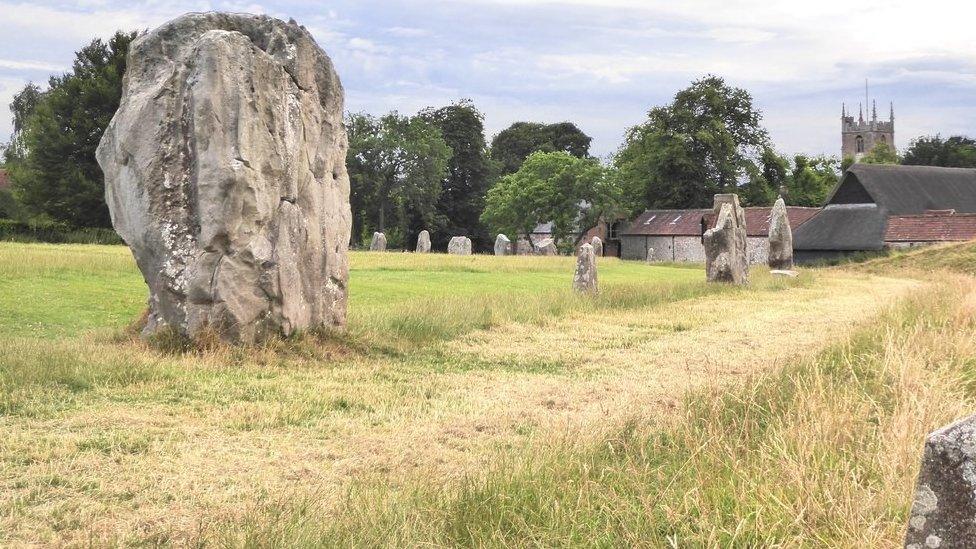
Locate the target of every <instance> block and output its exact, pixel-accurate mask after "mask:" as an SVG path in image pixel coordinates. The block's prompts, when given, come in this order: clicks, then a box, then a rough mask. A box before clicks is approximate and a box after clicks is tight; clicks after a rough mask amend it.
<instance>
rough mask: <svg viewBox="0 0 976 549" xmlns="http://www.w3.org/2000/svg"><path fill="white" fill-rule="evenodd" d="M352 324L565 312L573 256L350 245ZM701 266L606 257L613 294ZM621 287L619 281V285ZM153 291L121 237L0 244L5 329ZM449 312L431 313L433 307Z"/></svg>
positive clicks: (127, 317)
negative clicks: (110, 241)
mask: <svg viewBox="0 0 976 549" xmlns="http://www.w3.org/2000/svg"><path fill="white" fill-rule="evenodd" d="M350 259H351V261H350V262H351V269H350V270H351V272H350V282H349V284H350V286H349V294H350V298H349V310H350V315H349V324H350V325H349V329H350V332H352V333H353V334H356V335H363V334H366V333H367V332H369V333H377V332H380V333H383V334H384V337H389V334H392V336H393V337H394V338H397V337H402V338H405V339H417V338H419V339H422V340H423V339H437V338H446V337H451V336H454V335H457V334H458V333H463V332H464V331H467V330H470V329H474V328H484V327H490V326H491V325H493V324H494V323H497V322H506V321H512V320H531V319H539V318H543V317H546V316H551V315H555V314H560V313H561V312H564V311H565V310H567V309H569V308H571V307H574V306H575V304H576V302H577V301H578V300H577V299H576V298H575V296H574V295H573V293H572V292H571V291H570V284H571V282H572V275H573V269H574V265H575V264H574V259H573V258H569V257H563V258H537V257H517V258H515V257H509V258H495V257H489V256H470V257H459V256H447V255H443V254H431V255H426V256H417V255H415V254H401V253H387V254H370V253H367V252H352V253H351V254H350ZM701 279H702V273H701V271H700V269H698V268H693V267H688V266H668V265H664V266H649V265H645V264H641V263H628V262H623V261H619V260H616V259H610V258H607V259H604V260H601V269H600V280H601V282H602V283H603V285H604V287H605V288H607V289H608V291H610V292H611V293H613V292H616V294H617V296H618V297H617V299H616V301H617V302H620V301H621V299H620V294H623V293H632V294H634V295H639V294H640V293H641V290H642V289H646V288H650V287H657V286H660V285H662V284H669V285H677V284H684V283H690V284H695V283H699V284H698V285H699V286H702V285H701V284H700V282H701ZM615 288H616V290H615ZM146 298H147V290H146V287H145V283H144V282H143V280H142V276H141V275H140V274H139V271H138V269H137V268H136V266H135V262H134V260H133V259H132V256H131V254H130V252H129V250H128V249H127V248H125V247H120V246H94V245H49V244H19V243H0V337H4V336H8V337H17V336H19V337H30V338H44V339H52V338H61V337H74V336H80V335H82V334H84V333H86V332H88V331H91V330H96V329H100V330H102V331H106V330H118V329H120V328H123V327H125V326H126V325H128V324H130V323H131V322H133V321H135V320H136V319H137V318H138V317H139V315H140V313H141V312H142V311H143V310H144V309H145V303H146ZM432 308H433V309H437V310H439V312H441V313H442V314H434V315H432V314H430V312H431V309H432Z"/></svg>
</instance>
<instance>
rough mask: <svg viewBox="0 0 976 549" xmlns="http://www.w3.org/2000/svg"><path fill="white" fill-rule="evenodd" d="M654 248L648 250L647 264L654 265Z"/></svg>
mask: <svg viewBox="0 0 976 549" xmlns="http://www.w3.org/2000/svg"><path fill="white" fill-rule="evenodd" d="M654 261H655V260H654V248H648V249H647V262H648V263H654Z"/></svg>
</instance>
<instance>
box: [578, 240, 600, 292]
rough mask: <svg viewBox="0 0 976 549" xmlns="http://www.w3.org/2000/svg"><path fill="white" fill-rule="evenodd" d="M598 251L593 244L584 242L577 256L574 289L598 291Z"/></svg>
mask: <svg viewBox="0 0 976 549" xmlns="http://www.w3.org/2000/svg"><path fill="white" fill-rule="evenodd" d="M596 278H597V277H596V253H595V252H594V251H593V246H592V245H590V244H583V245H582V246H580V251H579V255H577V256H576V274H574V275H573V289H574V290H576V291H577V292H584V293H588V294H595V293H596V292H597V279H596Z"/></svg>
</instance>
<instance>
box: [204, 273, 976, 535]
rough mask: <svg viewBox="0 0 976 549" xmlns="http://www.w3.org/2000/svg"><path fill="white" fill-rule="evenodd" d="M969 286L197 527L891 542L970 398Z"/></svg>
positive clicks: (972, 336)
mask: <svg viewBox="0 0 976 549" xmlns="http://www.w3.org/2000/svg"><path fill="white" fill-rule="evenodd" d="M974 357H976V293H974V292H973V289H972V281H971V279H964V278H951V277H950V278H945V283H944V284H943V285H941V286H940V288H939V289H936V290H932V291H928V292H926V293H924V294H923V295H919V296H917V297H915V298H913V299H911V300H909V301H908V302H907V303H904V304H902V305H899V306H897V307H895V308H894V309H892V310H891V311H890V312H888V313H887V314H885V315H884V316H883V318H882V319H881V320H880V321H879V322H877V323H876V324H874V325H872V326H870V327H867V328H863V329H861V330H859V331H857V332H855V333H852V334H851V335H850V337H849V339H848V340H847V341H845V342H843V343H840V344H838V345H836V346H835V347H833V348H831V349H829V350H828V351H826V352H823V353H821V354H819V355H818V356H816V357H813V358H810V359H807V360H803V361H800V362H798V363H796V364H793V365H792V366H790V367H788V368H786V369H785V370H783V371H782V372H779V373H776V374H773V375H770V376H766V377H759V378H755V379H753V380H751V381H750V382H748V383H746V384H745V385H744V386H742V387H739V388H737V389H735V390H733V391H722V390H721V389H719V388H717V387H716V388H713V389H709V390H707V391H703V392H699V393H696V394H693V395H690V396H689V397H688V398H687V399H686V400H685V402H684V405H683V408H682V409H683V412H682V413H681V414H679V415H678V416H677V417H676V418H675V419H673V420H671V421H668V422H666V423H665V426H664V427H662V426H661V424H660V423H659V422H656V421H654V420H653V418H646V417H633V418H631V419H630V421H628V422H626V423H624V424H620V425H617V426H615V427H608V428H607V430H605V431H603V432H601V433H596V434H577V436H573V437H570V438H569V439H567V441H566V442H564V443H559V444H554V445H539V446H533V447H529V448H515V449H512V450H511V451H510V452H507V453H503V454H502V455H500V456H499V459H498V460H497V461H496V463H497V465H495V466H493V467H492V468H491V469H490V470H488V471H487V472H484V473H482V474H473V475H470V476H468V477H466V478H465V479H463V480H462V481H461V482H460V483H447V484H442V483H440V482H437V481H436V480H433V479H429V478H422V477H418V478H417V480H416V481H415V482H412V483H408V484H407V485H406V486H405V487H399V488H395V487H389V486H385V485H382V484H370V483H361V484H358V485H357V486H355V487H354V488H353V489H352V490H351V491H350V492H349V493H348V495H347V498H346V500H345V501H343V502H342V503H341V504H340V505H338V506H336V507H335V508H334V509H329V510H324V509H322V508H320V507H318V506H317V505H316V502H315V501H314V500H309V499H300V500H297V501H288V500H287V499H286V498H283V499H282V500H281V503H279V504H272V505H267V506H264V507H261V508H258V509H256V510H253V511H252V513H250V514H249V515H247V516H246V517H244V518H243V519H242V520H239V521H234V522H233V523H227V524H223V525H215V526H214V527H213V528H212V530H211V531H210V532H209V533H207V534H206V535H205V538H204V539H207V540H211V541H217V542H219V543H222V544H229V545H250V546H265V545H280V546H297V547H302V546H305V547H311V546H336V545H342V546H353V545H354V546H419V545H433V546H506V547H511V546H545V547H553V546H578V545H596V546H613V547H625V546H660V547H687V546H721V547H729V546H739V547H756V546H764V547H766V546H778V547H800V546H829V547H880V546H895V545H898V544H899V543H900V541H901V538H902V535H903V528H904V524H905V521H906V520H907V515H908V509H909V504H910V501H911V496H912V488H913V480H914V477H915V475H916V473H917V464H918V460H919V455H920V448H921V443H922V440H923V438H924V435H925V434H926V433H927V432H928V431H930V430H931V429H933V428H934V427H936V426H938V425H941V424H944V423H947V422H949V421H951V420H953V419H955V418H958V417H960V416H962V415H965V414H967V413H971V412H972V409H973V406H974V403H976V400H974V399H976V358H974Z"/></svg>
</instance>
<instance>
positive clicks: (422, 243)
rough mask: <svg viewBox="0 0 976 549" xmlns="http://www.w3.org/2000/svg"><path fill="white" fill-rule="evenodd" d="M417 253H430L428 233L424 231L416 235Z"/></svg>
mask: <svg viewBox="0 0 976 549" xmlns="http://www.w3.org/2000/svg"><path fill="white" fill-rule="evenodd" d="M417 253H418V254H426V253H430V233H429V232H427V231H426V230H423V231H420V234H419V235H417Z"/></svg>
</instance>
